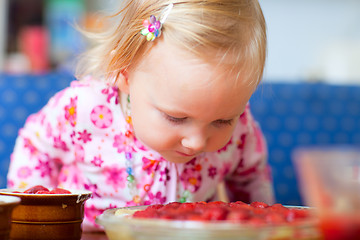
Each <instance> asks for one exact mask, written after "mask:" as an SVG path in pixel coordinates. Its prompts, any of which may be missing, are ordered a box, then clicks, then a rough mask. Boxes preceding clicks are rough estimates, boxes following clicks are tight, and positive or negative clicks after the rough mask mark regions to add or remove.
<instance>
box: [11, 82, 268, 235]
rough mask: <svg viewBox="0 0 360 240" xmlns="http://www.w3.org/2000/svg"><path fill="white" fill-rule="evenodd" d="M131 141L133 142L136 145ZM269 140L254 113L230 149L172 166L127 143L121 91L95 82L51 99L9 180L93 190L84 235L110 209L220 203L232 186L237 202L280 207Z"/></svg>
mask: <svg viewBox="0 0 360 240" xmlns="http://www.w3.org/2000/svg"><path fill="white" fill-rule="evenodd" d="M129 139H130V140H129ZM125 150H126V152H127V154H129V153H131V155H132V161H133V162H132V163H133V164H132V171H133V172H132V174H133V175H134V177H135V185H134V186H135V187H134V188H131V189H129V187H128V184H127V180H126V179H127V175H128V173H127V171H128V170H129V169H128V168H127V165H126V158H125ZM266 154H267V153H266V146H265V142H264V139H263V135H262V133H261V131H260V129H259V127H258V126H257V124H256V122H255V121H254V119H253V118H252V115H251V113H250V110H249V107H247V108H246V110H245V112H244V113H243V114H242V115H241V117H240V118H239V122H238V124H237V126H236V128H235V131H234V134H233V136H232V138H231V139H230V141H229V142H228V143H227V144H226V145H225V146H224V147H223V148H221V149H219V150H218V151H216V152H212V153H203V154H201V155H200V156H198V157H196V158H194V159H192V160H191V161H189V162H188V163H186V164H175V163H170V162H167V161H166V160H165V159H163V158H162V157H161V156H160V155H159V154H158V153H157V152H154V151H152V150H150V149H147V148H146V147H145V146H143V145H142V144H141V142H139V141H138V140H137V139H136V138H135V139H134V140H131V138H128V137H126V121H125V118H124V115H123V113H122V111H121V107H120V104H119V102H118V89H117V88H116V87H112V86H108V85H106V84H105V83H103V82H101V81H97V80H95V79H92V78H87V79H86V80H83V81H74V82H72V84H71V86H70V87H68V88H66V89H64V90H63V91H60V92H59V93H57V94H56V95H55V96H54V97H52V98H51V99H50V101H49V102H48V104H47V105H46V106H44V108H43V109H41V110H40V111H39V112H38V113H35V114H33V115H31V116H29V118H28V119H27V121H26V123H25V126H24V127H23V128H22V129H21V130H20V131H19V136H18V138H17V140H16V144H15V148H14V152H13V154H12V156H11V162H10V168H9V173H8V187H11V188H21V189H24V188H28V187H30V186H32V185H36V184H42V185H45V186H47V187H49V188H52V187H57V186H59V187H63V188H67V189H70V190H71V189H86V190H90V191H92V193H93V194H92V197H91V199H89V200H88V201H87V202H86V203H85V218H84V223H83V226H84V230H85V231H88V230H94V229H98V227H99V226H97V225H96V224H95V218H96V216H97V215H99V214H101V213H102V212H103V211H104V210H105V209H108V208H115V207H123V206H132V205H144V204H146V205H148V204H157V203H167V202H172V201H210V200H216V199H217V195H216V186H217V185H218V183H220V182H224V183H225V186H226V188H227V191H228V193H229V196H230V200H243V201H247V202H250V201H264V202H268V203H272V202H273V192H272V183H271V178H270V172H269V168H268V165H267V162H266Z"/></svg>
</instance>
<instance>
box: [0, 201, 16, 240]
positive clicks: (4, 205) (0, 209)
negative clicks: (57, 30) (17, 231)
mask: <svg viewBox="0 0 360 240" xmlns="http://www.w3.org/2000/svg"><path fill="white" fill-rule="evenodd" d="M19 204H20V198H18V197H13V196H0V239H9V234H10V227H11V213H12V211H13V209H14V208H15V207H16V206H17V205H19Z"/></svg>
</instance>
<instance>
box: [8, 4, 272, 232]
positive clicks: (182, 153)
mask: <svg viewBox="0 0 360 240" xmlns="http://www.w3.org/2000/svg"><path fill="white" fill-rule="evenodd" d="M107 20H109V22H108V23H104V28H105V29H104V31H103V32H97V33H93V34H90V33H88V35H89V36H91V37H94V39H95V40H97V42H98V44H96V45H94V48H93V49H91V50H90V51H89V52H87V54H85V55H84V56H83V58H82V61H80V65H79V66H80V68H79V72H78V78H79V80H80V81H74V82H73V83H72V84H71V86H70V87H68V88H66V89H65V90H63V91H61V92H59V93H57V94H56V95H55V96H54V97H53V98H51V99H50V101H49V103H48V104H47V105H46V106H45V107H44V108H43V109H42V110H40V111H39V112H38V113H36V114H33V115H31V116H30V117H29V118H28V120H27V122H26V124H25V127H24V128H23V129H21V130H20V132H19V137H18V139H17V141H16V145H15V149H14V153H13V155H12V158H11V163H10V169H9V174H8V186H9V187H11V188H28V187H30V186H32V185H37V184H41V185H44V186H47V187H49V188H51V187H56V186H60V187H63V188H66V189H87V190H90V191H92V193H93V194H92V198H91V199H90V200H88V201H87V202H86V206H85V219H84V229H85V230H91V229H92V227H94V228H96V224H95V223H94V220H95V218H96V216H97V215H99V214H101V213H102V212H103V211H104V210H105V209H108V208H114V207H124V206H133V205H148V204H157V203H161V204H163V203H167V202H172V201H180V202H185V201H210V200H216V199H218V195H217V191H216V186H217V185H218V184H219V183H223V186H225V189H226V193H227V194H228V198H229V200H230V201H235V200H242V201H245V202H251V201H263V202H266V203H272V202H273V193H272V187H271V180H270V174H269V168H268V165H267V162H266V146H265V142H264V139H263V135H262V133H261V131H260V129H259V127H258V126H257V124H256V122H255V121H254V119H253V117H252V115H251V113H250V110H249V106H248V104H247V102H248V100H249V98H250V96H251V95H252V93H253V92H254V90H255V89H256V87H257V85H258V84H259V82H260V79H261V78H262V73H263V68H264V62H265V55H266V32H265V21H264V18H263V14H262V11H261V9H260V6H259V3H258V2H257V0H207V1H199V0H181V1H180V0H179V1H169V0H123V1H122V8H121V10H120V11H119V12H118V13H117V14H115V15H113V16H111V17H109V18H108V19H107Z"/></svg>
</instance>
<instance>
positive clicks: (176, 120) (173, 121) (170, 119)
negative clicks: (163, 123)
mask: <svg viewBox="0 0 360 240" xmlns="http://www.w3.org/2000/svg"><path fill="white" fill-rule="evenodd" d="M164 116H165V119H166V120H168V121H169V122H171V123H175V124H180V123H183V122H184V121H185V120H186V117H183V118H177V117H173V116H170V115H168V114H165V113H164Z"/></svg>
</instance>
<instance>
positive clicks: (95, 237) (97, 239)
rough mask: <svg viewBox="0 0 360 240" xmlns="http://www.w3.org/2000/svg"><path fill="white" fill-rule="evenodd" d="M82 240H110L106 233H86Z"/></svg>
mask: <svg viewBox="0 0 360 240" xmlns="http://www.w3.org/2000/svg"><path fill="white" fill-rule="evenodd" d="M81 240H109V238H108V237H107V236H106V234H105V233H102V232H101V233H87V232H84V233H83V234H82V236H81Z"/></svg>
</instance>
